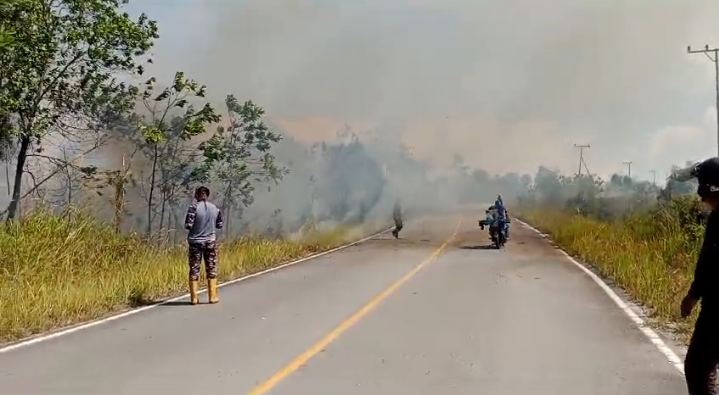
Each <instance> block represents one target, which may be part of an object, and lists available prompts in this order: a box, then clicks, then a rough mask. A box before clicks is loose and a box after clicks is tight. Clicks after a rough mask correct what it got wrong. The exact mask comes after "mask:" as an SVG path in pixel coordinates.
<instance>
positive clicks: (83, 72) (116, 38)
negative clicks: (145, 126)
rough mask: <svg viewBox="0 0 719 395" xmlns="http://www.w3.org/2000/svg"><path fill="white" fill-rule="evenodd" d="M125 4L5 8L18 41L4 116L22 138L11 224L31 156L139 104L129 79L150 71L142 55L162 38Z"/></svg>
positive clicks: (2, 68)
mask: <svg viewBox="0 0 719 395" xmlns="http://www.w3.org/2000/svg"><path fill="white" fill-rule="evenodd" d="M125 3H127V0H13V2H11V3H5V4H8V6H7V8H6V9H5V10H4V11H3V12H4V20H3V21H4V23H8V24H9V25H10V26H12V30H13V36H12V38H13V41H12V50H11V51H3V52H2V54H1V55H0V73H1V74H2V75H3V77H4V78H3V79H2V84H1V85H0V97H2V98H3V100H4V103H3V105H2V108H3V114H1V115H3V116H4V117H5V122H4V123H5V124H6V125H9V129H10V130H11V133H12V134H13V135H15V136H17V138H18V140H19V144H18V145H19V147H18V151H17V158H16V160H15V175H14V185H13V191H12V200H11V202H10V204H9V206H8V210H7V211H8V219H13V218H15V217H16V214H17V208H18V204H19V200H20V198H21V191H22V187H23V183H22V179H23V174H24V173H25V168H26V161H27V159H28V156H29V155H28V154H29V153H31V152H38V151H40V150H41V149H42V148H41V144H42V143H43V141H44V140H45V139H46V138H47V137H50V136H52V135H57V134H60V135H62V134H72V133H84V132H86V131H97V130H100V129H103V128H107V127H109V126H111V124H112V123H113V121H114V120H115V119H117V117H118V116H120V115H121V114H124V113H125V112H126V111H127V110H128V109H130V108H131V106H132V105H133V98H134V97H135V95H136V94H137V93H138V89H137V88H136V87H135V86H133V85H131V84H128V83H126V82H122V81H121V80H120V78H121V75H122V74H125V75H126V74H142V71H143V69H142V65H140V64H139V61H138V58H139V57H140V56H142V55H144V54H145V53H147V51H148V50H149V49H150V48H151V46H152V45H153V41H154V39H156V38H157V37H158V34H157V26H156V24H155V22H154V21H151V20H149V19H148V18H147V16H146V15H144V14H143V15H141V16H140V17H139V18H138V19H137V20H133V19H132V18H131V17H130V16H129V15H128V14H127V13H123V12H121V7H122V5H124V4H125ZM0 124H2V122H0ZM79 124H81V125H79ZM79 126H82V127H79Z"/></svg>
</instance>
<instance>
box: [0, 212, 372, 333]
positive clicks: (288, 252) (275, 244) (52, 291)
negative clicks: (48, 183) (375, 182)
mask: <svg viewBox="0 0 719 395" xmlns="http://www.w3.org/2000/svg"><path fill="white" fill-rule="evenodd" d="M372 231H379V227H378V226H373V225H367V226H365V227H363V228H342V227H339V228H335V229H333V230H331V231H310V232H305V234H304V235H302V236H298V237H294V238H291V239H263V238H259V237H247V238H243V239H239V240H235V241H232V242H228V243H221V244H220V250H219V270H220V280H221V281H222V280H228V279H232V278H237V277H240V276H244V275H248V274H251V273H255V272H258V271H261V270H264V269H267V268H270V267H273V266H276V265H278V264H280V263H283V262H285V261H288V260H291V259H297V258H301V257H304V256H307V255H311V254H313V253H317V252H321V251H324V250H328V249H331V248H333V247H337V246H340V245H342V244H345V243H346V242H348V241H352V240H358V239H359V238H361V237H362V236H365V235H368V234H370V233H371V232H372ZM0 250H2V251H3V258H2V260H1V261H0V283H1V284H2V286H1V287H0V342H8V341H13V340H17V339H20V338H24V337H27V336H31V335H34V334H38V333H42V332H46V331H49V330H52V329H56V328H60V327H64V326H68V325H72V324H76V323H79V322H83V321H87V320H91V319H95V318H99V317H102V316H106V315H108V314H110V313H113V312H118V311H121V310H125V309H127V308H131V307H137V306H139V305H143V304H148V303H151V302H152V301H154V300H157V299H161V298H164V297H168V296H172V295H177V294H182V293H184V292H186V291H187V258H186V257H187V252H186V247H183V246H179V247H178V246H175V247H157V246H152V245H149V244H147V243H144V242H143V241H142V240H141V239H140V238H139V237H137V236H133V235H129V236H119V235H117V234H116V233H115V232H114V231H113V229H112V228H111V227H109V226H105V225H102V224H98V223H96V222H95V221H93V219H92V218H90V217H88V216H85V215H83V214H77V215H73V216H72V217H69V218H68V217H58V216H55V215H52V214H48V213H47V212H37V213H34V214H32V215H31V216H29V217H28V218H27V219H25V220H24V221H23V222H22V224H20V225H12V226H8V227H7V228H5V229H2V230H0ZM203 283H204V279H203Z"/></svg>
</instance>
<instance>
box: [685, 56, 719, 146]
mask: <svg viewBox="0 0 719 395" xmlns="http://www.w3.org/2000/svg"><path fill="white" fill-rule="evenodd" d="M687 53H689V54H697V53H703V54H704V55H706V57H707V58H709V60H711V61H712V62H713V63H714V85H715V89H716V107H717V153H719V48H709V45H705V46H704V49H700V50H693V49H692V47H691V45H690V46H688V47H687ZM710 53H713V54H714V57H712V56H711V55H710Z"/></svg>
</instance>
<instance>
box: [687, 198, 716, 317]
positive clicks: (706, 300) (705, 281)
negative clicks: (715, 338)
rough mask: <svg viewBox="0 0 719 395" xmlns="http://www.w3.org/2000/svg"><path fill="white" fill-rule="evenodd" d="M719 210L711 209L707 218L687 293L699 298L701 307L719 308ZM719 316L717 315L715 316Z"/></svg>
mask: <svg viewBox="0 0 719 395" xmlns="http://www.w3.org/2000/svg"><path fill="white" fill-rule="evenodd" d="M718 269H719V210H713V211H712V212H711V214H709V218H708V219H707V225H706V230H705V232H704V242H703V243H702V248H701V251H700V252H699V259H698V260H697V266H696V269H695V271H694V281H693V282H692V285H691V287H690V288H689V295H690V296H692V297H693V298H695V299H701V303H702V309H703V310H705V309H707V308H711V309H712V310H714V309H717V310H719V270H718ZM717 318H719V317H717Z"/></svg>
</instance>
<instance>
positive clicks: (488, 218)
mask: <svg viewBox="0 0 719 395" xmlns="http://www.w3.org/2000/svg"><path fill="white" fill-rule="evenodd" d="M493 210H494V209H493V206H492V207H489V208H488V209H486V210H484V220H483V221H479V229H481V230H484V227H485V226H489V225H490V224H492V223H494V213H493Z"/></svg>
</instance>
